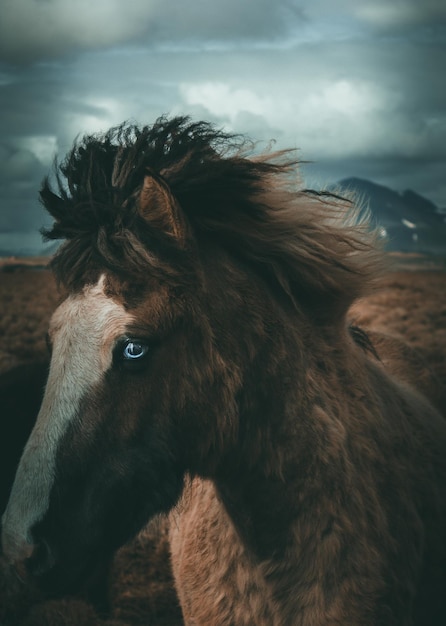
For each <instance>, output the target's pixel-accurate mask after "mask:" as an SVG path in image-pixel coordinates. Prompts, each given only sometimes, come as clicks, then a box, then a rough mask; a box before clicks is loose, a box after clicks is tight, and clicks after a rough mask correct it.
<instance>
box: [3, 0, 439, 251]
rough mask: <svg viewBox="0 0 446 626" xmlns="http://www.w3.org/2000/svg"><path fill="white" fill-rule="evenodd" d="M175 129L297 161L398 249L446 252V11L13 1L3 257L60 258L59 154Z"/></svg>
mask: <svg viewBox="0 0 446 626" xmlns="http://www.w3.org/2000/svg"><path fill="white" fill-rule="evenodd" d="M161 114H170V115H175V114H181V115H183V114H186V115H190V116H192V117H193V118H194V119H204V120H207V121H210V122H213V123H215V124H216V125H217V126H219V127H222V128H224V129H225V130H227V131H234V132H240V133H243V134H246V135H248V136H249V137H251V138H252V139H255V140H259V142H260V143H259V149H262V148H266V147H268V146H269V145H270V143H271V142H275V144H274V147H278V148H284V147H291V148H295V149H297V150H298V151H299V152H298V154H299V157H300V158H301V159H302V160H303V161H307V162H308V163H306V164H304V165H303V166H302V177H303V181H304V185H305V186H307V187H314V188H326V187H328V188H331V187H333V186H336V187H337V188H341V189H346V188H348V189H353V190H354V191H356V192H357V193H358V194H359V196H360V197H361V198H364V199H365V200H366V201H368V202H369V204H370V206H371V208H372V210H373V212H374V214H375V216H376V217H377V219H378V220H379V221H380V223H381V224H382V226H383V232H384V233H385V234H387V235H388V237H389V244H388V245H389V247H390V249H394V250H403V251H412V252H413V251H420V252H433V253H440V254H442V253H445V252H446V226H445V215H446V178H445V169H446V168H445V166H446V3H445V2H444V0H423V1H422V2H421V1H420V0H392V2H389V0H370V1H369V0H276V1H274V2H272V1H271V0H242V1H240V0H225V1H224V2H223V1H217V0H188V2H187V3H186V2H182V1H181V0H127V1H126V2H125V3H124V2H122V1H121V0H95V2H91V1H90V0H77V1H76V2H72V1H71V0H2V2H1V18H0V129H1V130H0V255H1V256H8V255H36V254H42V253H45V252H50V250H49V248H48V247H47V246H45V244H43V243H42V240H41V237H40V235H39V233H38V229H39V228H40V227H41V226H42V225H45V224H47V223H48V221H47V217H46V216H45V214H44V212H43V210H42V209H41V207H40V206H39V202H38V189H39V186H40V182H41V180H42V178H43V177H44V176H45V175H46V174H47V173H48V172H49V171H50V169H51V167H52V162H53V159H54V157H55V155H59V157H60V158H63V156H64V155H65V153H66V152H67V150H69V148H70V146H71V145H72V143H73V140H74V139H75V138H76V137H79V136H80V135H83V134H84V133H92V132H97V131H105V130H107V129H108V128H109V127H110V126H112V125H116V124H119V123H121V122H123V121H124V120H130V121H132V122H136V123H138V124H151V123H152V122H153V121H154V120H155V118H156V117H158V116H159V115H161Z"/></svg>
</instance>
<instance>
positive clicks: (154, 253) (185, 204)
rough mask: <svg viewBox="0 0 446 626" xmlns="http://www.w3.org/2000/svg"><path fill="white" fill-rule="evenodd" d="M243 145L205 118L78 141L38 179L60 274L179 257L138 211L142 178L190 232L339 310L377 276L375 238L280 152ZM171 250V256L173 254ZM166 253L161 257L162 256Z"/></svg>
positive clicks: (68, 276) (162, 266) (300, 294)
mask: <svg viewBox="0 0 446 626" xmlns="http://www.w3.org/2000/svg"><path fill="white" fill-rule="evenodd" d="M252 148H253V146H252V144H251V143H248V142H246V141H243V140H242V139H241V138H240V137H238V136H233V135H228V134H226V133H223V132H221V131H219V130H216V129H215V128H214V127H213V126H211V125H210V124H207V123H204V122H196V123H195V122H191V121H190V120H189V119H188V118H185V117H177V118H173V119H167V118H164V117H163V118H160V119H158V120H157V121H156V122H155V124H154V125H153V126H145V127H143V128H139V127H137V126H132V125H126V124H123V125H121V126H118V127H116V128H112V129H111V130H109V131H108V132H107V133H105V134H103V135H93V136H87V137H85V138H84V139H83V140H82V141H81V142H80V143H78V144H77V145H75V146H74V148H73V149H72V151H71V152H70V153H69V154H68V156H67V158H66V160H65V161H64V162H63V163H62V164H61V165H60V167H59V168H58V172H57V191H56V192H55V191H53V190H52V188H51V186H50V183H49V181H48V179H47V180H45V181H44V184H43V187H42V190H41V200H42V202H43V204H44V205H45V207H46V208H47V210H48V211H49V212H50V214H51V215H52V216H53V217H54V218H55V223H54V225H53V227H52V229H51V230H48V231H46V232H45V233H44V234H45V235H46V237H47V238H48V239H60V238H64V239H66V240H67V242H66V243H65V245H64V246H62V248H61V250H60V252H59V253H58V254H57V255H56V257H55V258H54V260H53V263H52V266H53V269H54V270H55V273H56V275H57V277H58V278H59V280H61V281H62V282H63V283H65V284H67V285H68V286H69V287H72V288H76V286H77V287H79V286H80V285H81V284H82V283H83V282H85V280H86V276H88V272H89V271H92V270H94V268H100V267H106V268H108V269H110V270H112V271H114V272H116V273H121V274H122V273H124V274H132V273H135V272H137V273H141V272H147V268H148V266H149V267H150V268H151V270H152V271H163V272H168V273H169V272H174V266H175V264H176V263H175V262H174V263H172V260H173V259H176V260H179V256H178V255H180V256H181V263H182V265H184V263H185V262H186V256H187V255H185V254H184V251H181V250H179V249H178V246H175V245H174V242H172V240H171V239H170V238H168V237H166V235H165V233H163V232H162V230H160V229H156V228H153V226H152V227H151V226H150V225H148V224H147V222H145V221H144V220H143V219H141V217H140V216H139V215H138V212H137V202H138V198H139V195H140V193H141V187H142V183H143V179H144V177H145V176H146V175H147V173H150V174H151V175H152V176H154V177H155V178H158V179H159V180H161V181H162V182H163V184H165V185H167V187H168V188H169V190H170V192H171V194H172V195H173V197H174V198H175V199H176V201H177V202H178V204H179V206H180V207H181V210H182V211H183V212H184V215H185V219H186V221H187V222H188V223H189V224H190V226H191V230H192V232H193V233H194V234H195V236H196V237H197V238H199V237H200V236H206V237H207V238H208V239H212V240H215V242H216V243H218V244H219V245H222V246H224V247H225V248H227V249H228V250H230V251H232V252H233V253H234V254H237V255H239V256H241V257H242V258H244V259H245V261H247V262H249V263H250V264H251V265H252V264H254V265H255V266H256V267H257V268H258V270H259V271H261V272H262V273H263V274H264V275H265V276H266V277H267V278H269V279H270V280H274V281H275V282H276V284H277V283H279V284H280V285H281V287H282V288H283V289H284V290H285V292H286V293H287V294H288V296H290V297H291V299H292V300H293V301H294V302H296V301H297V300H298V299H300V300H302V298H304V299H307V300H308V301H314V303H315V304H317V306H319V307H322V306H325V305H326V304H327V302H326V300H327V298H328V299H329V300H330V302H331V306H332V307H335V306H336V307H337V306H339V307H340V309H342V310H345V309H346V308H347V306H348V305H349V304H350V302H351V301H352V300H353V299H354V298H355V297H357V296H358V295H359V294H360V293H361V292H362V291H363V289H364V286H365V285H367V284H368V282H369V279H370V277H371V276H373V275H374V274H375V273H376V258H377V257H376V252H375V245H374V239H375V237H374V234H373V233H371V232H370V229H369V228H368V225H367V224H365V223H364V222H363V223H359V224H358V220H357V218H356V214H355V212H354V210H353V209H352V205H351V203H349V202H348V201H346V200H340V199H339V198H338V197H336V196H334V195H330V194H324V195H321V194H317V193H315V192H311V191H309V190H305V191H303V190H300V191H299V190H297V189H296V181H295V168H296V165H297V161H296V159H295V158H294V156H293V155H292V154H291V153H290V152H289V151H281V152H276V153H269V154H265V155H261V156H253V155H252ZM172 255H173V256H172ZM169 261H170V262H169Z"/></svg>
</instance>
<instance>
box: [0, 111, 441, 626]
mask: <svg viewBox="0 0 446 626" xmlns="http://www.w3.org/2000/svg"><path fill="white" fill-rule="evenodd" d="M297 166H298V160H297V159H296V157H295V155H294V153H293V151H287V150H282V151H276V152H272V151H271V150H268V151H266V152H263V153H258V152H257V149H256V145H255V144H253V143H251V142H249V141H248V140H247V139H245V138H244V137H240V136H235V135H231V134H228V133H225V132H223V131H222V130H220V129H217V128H216V127H215V126H213V125H212V124H209V123H207V122H198V121H192V120H191V119H190V118H187V117H172V118H169V117H164V116H163V117H161V118H158V119H157V120H156V121H155V123H154V124H152V125H150V126H142V127H141V126H137V125H132V124H129V123H124V124H121V125H120V126H118V127H114V128H112V129H110V130H109V131H107V132H105V133H102V134H101V133H100V134H93V135H88V136H86V137H84V138H83V139H81V140H80V141H77V142H76V143H75V145H74V147H73V148H72V149H71V151H70V152H69V153H68V155H67V157H66V158H65V160H64V161H63V162H62V163H60V164H59V165H58V166H57V167H56V177H55V179H54V178H53V179H51V180H50V179H49V178H47V179H46V180H45V181H44V182H43V185H42V188H41V192H40V197H41V200H42V203H43V204H44V206H45V207H46V209H47V211H48V212H49V213H50V215H51V216H52V218H53V219H54V223H53V225H52V227H51V228H49V229H47V230H46V231H45V235H46V237H47V238H48V239H63V240H64V242H63V243H62V245H61V246H60V248H59V250H58V252H57V253H56V254H55V256H54V258H53V259H52V261H51V266H52V270H53V272H54V274H55V276H56V278H57V280H58V282H59V284H60V286H61V289H62V290H63V292H64V299H63V301H62V302H61V304H60V305H59V306H58V308H57V309H56V311H55V312H54V314H53V316H52V319H51V322H50V325H49V330H48V343H49V347H50V351H51V362H50V367H49V375H48V380H47V384H46V389H45V393H44V397H43V401H42V404H41V408H40V411H39V414H38V416H37V420H36V423H35V426H34V428H33V430H32V433H31V435H30V437H29V440H28V442H27V444H26V446H25V448H24V451H23V455H22V457H21V460H20V463H19V466H18V469H17V473H16V476H15V479H14V483H13V486H12V490H11V495H10V499H9V502H8V505H7V507H6V510H5V512H4V515H3V518H2V549H3V553H4V556H5V558H6V559H7V560H8V562H9V563H11V564H12V566H13V567H14V568H15V569H16V571H17V572H18V573H19V574H20V575H21V576H23V577H25V576H28V577H32V578H33V579H36V580H38V581H39V584H40V585H41V586H42V587H43V588H51V589H72V588H75V587H76V586H77V585H78V584H79V582H80V581H82V580H83V579H84V578H85V577H86V576H87V575H88V573H89V572H90V571H92V570H94V569H95V568H96V567H97V566H98V564H101V563H104V562H107V560H108V559H109V558H110V555H111V554H113V552H114V551H115V550H116V549H117V548H118V547H119V546H121V545H123V544H124V543H125V542H127V541H128V540H129V539H130V538H132V537H133V536H135V535H136V534H137V533H138V532H139V531H140V530H141V529H142V528H143V527H144V526H145V524H146V523H147V522H148V521H149V520H150V519H152V518H154V517H156V516H163V515H164V516H168V517H169V523H170V548H171V563H172V569H173V573H174V577H175V585H176V590H177V594H178V597H179V600H180V603H181V609H182V613H183V618H184V622H185V624H186V625H188V626H191V625H192V624H194V625H207V626H208V625H210V624H215V625H217V624H218V625H222V626H224V625H233V624H237V626H243V625H252V624H256V625H259V626H262V625H273V626H280V625H289V624H295V625H298V626H315V625H317V626H328V625H330V626H333V625H335V624H339V625H340V624H343V625H345V624H349V626H355V625H357V626H359V625H361V626H372V625H376V624H380V625H385V626H394V625H417V626H420V625H421V624H422V625H423V626H434V625H438V624H444V623H446V594H445V591H446V584H445V583H446V454H445V453H446V422H445V420H444V419H443V418H442V416H441V415H440V414H439V413H438V412H437V411H436V409H434V408H433V406H431V404H430V403H429V402H428V400H427V399H426V398H424V397H423V396H422V395H421V394H420V393H418V392H417V391H416V390H414V389H412V388H410V387H409V385H408V384H407V383H406V382H404V381H403V382H402V381H399V380H398V379H397V378H396V377H395V375H394V374H393V373H392V372H391V371H389V370H388V369H386V367H385V365H384V363H383V360H382V359H381V358H380V355H379V354H378V353H377V351H376V350H375V349H374V347H373V345H372V343H371V342H370V340H369V339H368V337H367V335H366V334H365V332H364V331H362V330H361V329H358V328H354V327H351V326H350V325H349V322H348V309H349V307H350V306H351V304H352V303H353V302H354V301H355V300H357V299H358V298H360V297H361V296H362V295H364V294H365V293H367V291H368V290H369V289H373V286H374V282H375V279H376V277H377V276H378V275H379V273H380V271H381V268H382V256H383V255H382V252H381V251H380V249H379V248H380V246H379V241H378V237H377V234H376V229H374V228H372V227H371V226H370V223H369V220H368V218H367V217H366V216H364V212H363V211H361V210H359V209H357V208H355V206H354V205H353V204H352V203H351V202H350V201H346V200H343V199H342V198H340V197H338V196H336V195H335V194H329V193H322V192H315V191H311V190H307V189H304V188H302V186H301V184H300V183H299V180H298V177H297Z"/></svg>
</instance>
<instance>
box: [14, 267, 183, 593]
mask: <svg viewBox="0 0 446 626" xmlns="http://www.w3.org/2000/svg"><path fill="white" fill-rule="evenodd" d="M107 285H108V286H107ZM167 300H168V296H167V295H166V293H164V294H163V293H162V292H161V291H160V292H156V293H153V294H151V295H150V296H149V297H147V298H145V302H144V314H143V313H142V311H141V306H142V305H141V304H140V305H135V306H134V307H133V308H129V307H128V306H127V307H126V306H124V304H123V302H122V301H120V297H119V296H118V295H117V294H116V293H114V294H113V293H112V294H111V293H110V290H109V283H108V281H107V279H106V278H104V276H102V277H101V279H100V280H99V282H98V283H97V284H96V285H90V286H88V287H86V288H85V289H84V290H83V291H82V292H81V293H77V294H73V295H70V296H69V297H68V298H67V299H66V300H65V301H64V302H63V303H62V304H61V306H60V307H59V308H58V309H57V310H56V312H55V313H54V315H53V318H52V320H51V324H50V328H49V338H50V341H51V344H52V358H51V366H50V372H49V378H48V382H47V387H46V391H45V396H44V399H43V402H42V406H41V409H40V412H39V415H38V417H37V422H36V424H35V427H34V430H33V432H32V433H31V436H30V438H29V441H28V443H27V445H26V447H25V450H24V453H23V456H22V459H21V462H20V465H19V468H18V471H17V474H16V478H15V482H14V485H13V488H12V492H11V497H10V501H9V504H8V506H7V509H6V511H5V513H4V516H3V520H2V524H3V530H2V542H3V552H4V554H5V556H6V557H7V558H8V559H9V561H11V562H12V563H21V562H23V561H25V562H26V563H27V565H28V568H29V569H30V570H31V571H33V572H34V573H40V574H41V577H42V580H43V581H44V582H45V581H46V582H47V583H48V584H50V585H52V586H54V585H56V586H58V585H59V583H60V584H61V585H65V584H67V585H72V584H73V585H75V584H76V581H77V580H78V579H79V578H80V577H82V576H83V575H84V572H85V571H86V570H88V569H90V568H91V567H92V566H93V564H95V565H96V564H97V563H98V562H99V561H101V560H103V559H106V558H107V557H108V556H109V555H110V554H111V553H112V552H113V550H114V549H116V548H117V547H118V546H120V545H122V544H123V543H124V542H125V541H126V540H127V539H128V538H129V537H131V536H132V535H134V534H135V533H136V532H137V531H138V530H139V529H140V528H141V527H142V526H143V525H144V523H145V522H146V521H147V520H148V519H149V518H150V517H151V516H152V515H154V514H155V513H158V512H161V511H166V510H168V509H169V508H171V507H172V506H173V505H174V504H175V502H176V500H177V498H178V496H179V494H180V492H181V488H182V482H183V475H184V470H183V467H182V461H181V459H180V455H179V453H178V445H177V441H178V438H177V436H176V434H175V432H174V429H173V426H172V421H173V419H174V414H175V409H174V408H173V407H172V406H171V405H170V404H169V402H170V400H169V397H172V396H174V395H175V397H176V400H178V401H179V402H183V403H184V402H187V401H186V399H185V398H184V397H183V398H178V397H177V396H176V394H175V392H176V390H175V389H172V385H175V384H176V380H177V376H178V372H176V368H179V367H180V365H179V363H178V361H179V354H180V351H181V350H182V349H184V342H181V340H180V341H178V333H179V334H180V335H181V331H180V330H178V329H177V331H175V328H174V327H175V322H174V318H175V312H174V309H173V308H172V303H169V302H168V301H167ZM138 307H139V308H138ZM168 327H169V329H170V330H169V332H168V331H167V328H168ZM175 332H176V333H177V335H175ZM163 333H165V334H167V335H168V336H167V337H162V338H161V337H160V334H161V335H162V334H163ZM169 333H170V334H169ZM174 338H175V339H174ZM178 345H180V346H181V345H182V347H178ZM172 346H174V347H172ZM175 346H177V347H175Z"/></svg>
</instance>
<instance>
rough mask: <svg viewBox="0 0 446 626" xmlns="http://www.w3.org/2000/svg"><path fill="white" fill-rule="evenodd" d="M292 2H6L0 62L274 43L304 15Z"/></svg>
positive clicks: (0, 41)
mask: <svg viewBox="0 0 446 626" xmlns="http://www.w3.org/2000/svg"><path fill="white" fill-rule="evenodd" d="M301 19H302V11H301V10H300V9H299V8H298V7H297V6H296V3H295V2H294V1H293V0H281V1H280V2H271V1H270V0H244V1H243V2H240V1H239V0H226V1H225V2H209V0H195V1H193V2H188V3H187V5H185V3H184V2H183V0H169V2H165V1H164V0H129V1H128V2H125V3H124V2H122V1H121V0H96V1H95V2H91V1H90V0H77V2H72V0H3V5H2V19H1V22H0V60H3V61H6V62H8V63H13V64H17V63H31V62H35V61H36V60H39V59H57V58H62V57H64V56H66V55H70V54H73V53H79V52H80V51H85V50H100V49H108V48H111V47H113V46H116V45H124V44H126V43H129V42H133V43H135V42H138V43H140V44H144V45H149V46H156V45H160V44H164V45H165V44H168V45H173V46H177V45H178V44H184V43H187V42H189V43H192V42H201V43H203V42H204V41H205V42H223V43H225V42H226V43H228V42H234V41H240V40H248V41H257V40H259V41H270V40H271V39H273V40H274V39H277V38H278V37H284V36H285V35H287V33H288V32H289V31H290V26H291V24H290V21H295V20H298V21H299V20H301Z"/></svg>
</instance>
